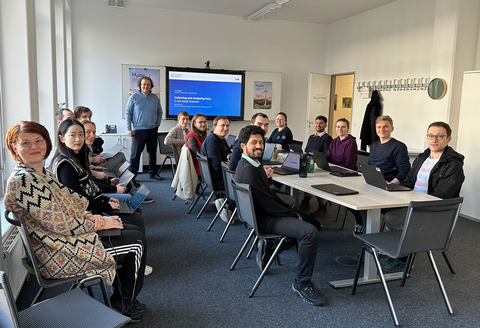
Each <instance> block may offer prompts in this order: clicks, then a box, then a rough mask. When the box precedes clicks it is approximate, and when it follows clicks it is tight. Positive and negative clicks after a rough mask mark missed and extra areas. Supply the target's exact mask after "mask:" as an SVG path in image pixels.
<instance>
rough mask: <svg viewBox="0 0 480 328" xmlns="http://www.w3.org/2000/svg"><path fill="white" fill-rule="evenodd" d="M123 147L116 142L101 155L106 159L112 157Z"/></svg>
mask: <svg viewBox="0 0 480 328" xmlns="http://www.w3.org/2000/svg"><path fill="white" fill-rule="evenodd" d="M123 148H125V146H123V145H121V144H118V143H117V144H116V145H115V146H113V147H112V148H110V149H109V150H108V151H107V152H106V153H102V154H101V155H102V156H103V158H105V159H107V158H112V157H113V156H115V155H116V154H117V153H118V152H119V151H122V150H123Z"/></svg>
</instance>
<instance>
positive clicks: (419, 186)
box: [381, 122, 465, 271]
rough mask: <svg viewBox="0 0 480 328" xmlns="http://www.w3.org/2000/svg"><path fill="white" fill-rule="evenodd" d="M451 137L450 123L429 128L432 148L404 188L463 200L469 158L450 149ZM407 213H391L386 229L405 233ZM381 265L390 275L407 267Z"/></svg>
mask: <svg viewBox="0 0 480 328" xmlns="http://www.w3.org/2000/svg"><path fill="white" fill-rule="evenodd" d="M451 135H452V129H451V128H450V126H449V125H448V124H447V123H444V122H433V123H432V124H430V125H429V126H428V130H427V143H428V148H427V149H426V150H425V151H424V152H423V153H421V154H420V155H418V157H417V158H416V159H415V161H414V162H413V165H412V169H411V170H410V172H409V173H408V174H407V177H406V178H405V179H404V180H403V181H402V183H401V185H402V186H405V187H409V188H412V189H414V190H417V191H420V192H423V193H425V194H429V195H432V196H435V197H439V198H454V197H458V196H459V194H460V188H461V187H462V184H463V181H464V180H465V175H464V174H463V160H464V158H465V157H464V156H463V155H462V154H459V153H457V152H456V151H455V150H453V148H452V147H450V146H448V143H449V142H450V140H452V136H451ZM406 213H407V208H401V209H396V210H392V211H388V212H387V213H386V214H385V218H384V220H385V227H386V229H388V230H401V229H403V225H404V223H405V216H406ZM381 262H382V263H381V264H382V268H384V269H385V270H386V271H399V270H403V268H404V267H405V262H404V261H401V260H393V259H386V260H382V261H381ZM387 262H388V263H387Z"/></svg>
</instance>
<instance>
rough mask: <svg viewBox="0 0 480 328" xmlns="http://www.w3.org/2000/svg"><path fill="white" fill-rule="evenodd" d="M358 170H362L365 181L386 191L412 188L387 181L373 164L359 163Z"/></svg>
mask: <svg viewBox="0 0 480 328" xmlns="http://www.w3.org/2000/svg"><path fill="white" fill-rule="evenodd" d="M360 172H362V175H363V178H364V179H365V182H366V183H368V184H369V185H372V186H374V187H378V188H380V189H385V190H387V191H410V190H412V189H410V188H407V187H404V186H400V185H397V184H394V183H387V182H386V181H385V178H384V177H383V174H382V171H381V170H380V169H379V168H378V167H375V166H371V165H368V164H361V165H360Z"/></svg>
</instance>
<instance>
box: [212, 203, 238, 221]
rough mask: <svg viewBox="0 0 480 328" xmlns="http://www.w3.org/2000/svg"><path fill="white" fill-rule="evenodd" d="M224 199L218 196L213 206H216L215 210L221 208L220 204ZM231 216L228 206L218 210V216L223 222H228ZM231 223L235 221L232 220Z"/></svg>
mask: <svg viewBox="0 0 480 328" xmlns="http://www.w3.org/2000/svg"><path fill="white" fill-rule="evenodd" d="M224 201H225V200H224V199H223V198H219V199H216V200H215V206H216V207H217V211H219V210H220V209H221V208H222V204H223V202H224ZM231 216H232V212H231V211H230V210H229V209H228V208H224V209H222V211H221V212H220V218H221V219H222V221H223V222H225V223H228V221H229V220H230V217H231ZM233 223H235V222H232V224H233Z"/></svg>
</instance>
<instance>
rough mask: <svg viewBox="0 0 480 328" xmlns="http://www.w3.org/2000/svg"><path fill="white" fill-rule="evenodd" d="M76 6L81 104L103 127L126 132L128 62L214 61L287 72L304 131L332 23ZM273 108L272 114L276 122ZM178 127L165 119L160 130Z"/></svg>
mask: <svg viewBox="0 0 480 328" xmlns="http://www.w3.org/2000/svg"><path fill="white" fill-rule="evenodd" d="M72 6H73V8H72V24H73V27H72V28H73V58H74V59H73V60H74V66H73V70H74V88H75V89H74V90H75V94H74V96H75V105H85V106H89V107H90V108H91V109H92V110H93V112H94V117H93V119H94V121H95V122H96V123H97V126H99V127H102V126H103V125H104V124H106V123H109V124H117V126H118V127H119V131H125V130H126V128H125V123H124V120H122V119H121V64H139V65H154V66H162V65H171V66H190V67H203V65H204V62H205V61H206V60H207V59H209V60H210V61H211V67H212V68H225V69H245V70H250V71H268V72H282V100H281V103H282V110H283V111H285V112H287V114H289V126H290V127H292V128H293V131H294V132H295V131H296V130H298V131H299V132H298V133H301V132H300V131H303V129H304V126H305V124H304V122H305V120H306V107H307V85H308V73H309V72H311V71H316V72H323V71H324V69H325V68H324V63H325V44H326V26H324V25H318V24H303V23H293V22H281V21H272V20H268V19H264V20H262V21H259V22H248V21H247V20H246V19H245V18H241V17H232V16H222V15H212V14H202V13H193V12H181V11H175V10H163V9H157V8H146V7H137V6H133V5H129V4H128V2H127V6H126V7H125V9H112V8H108V7H107V5H106V3H98V2H96V1H95V2H94V1H91V0H89V1H84V0H82V1H77V0H76V1H72ZM86 17H88V19H86ZM191 114H192V113H191ZM274 114H275V113H267V115H269V117H270V119H271V120H274V119H275V118H274ZM173 125H174V122H172V121H168V122H162V125H161V127H160V130H168V129H169V128H170V127H172V126H173ZM244 125H245V123H240V122H238V123H233V124H232V129H231V130H232V131H231V132H232V133H233V134H236V135H238V131H239V130H240V128H241V127H243V126H244ZM272 126H274V124H273V123H272ZM99 130H100V131H101V130H102V128H100V129H99ZM272 130H273V129H272ZM301 135H302V137H303V133H302V134H301Z"/></svg>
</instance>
